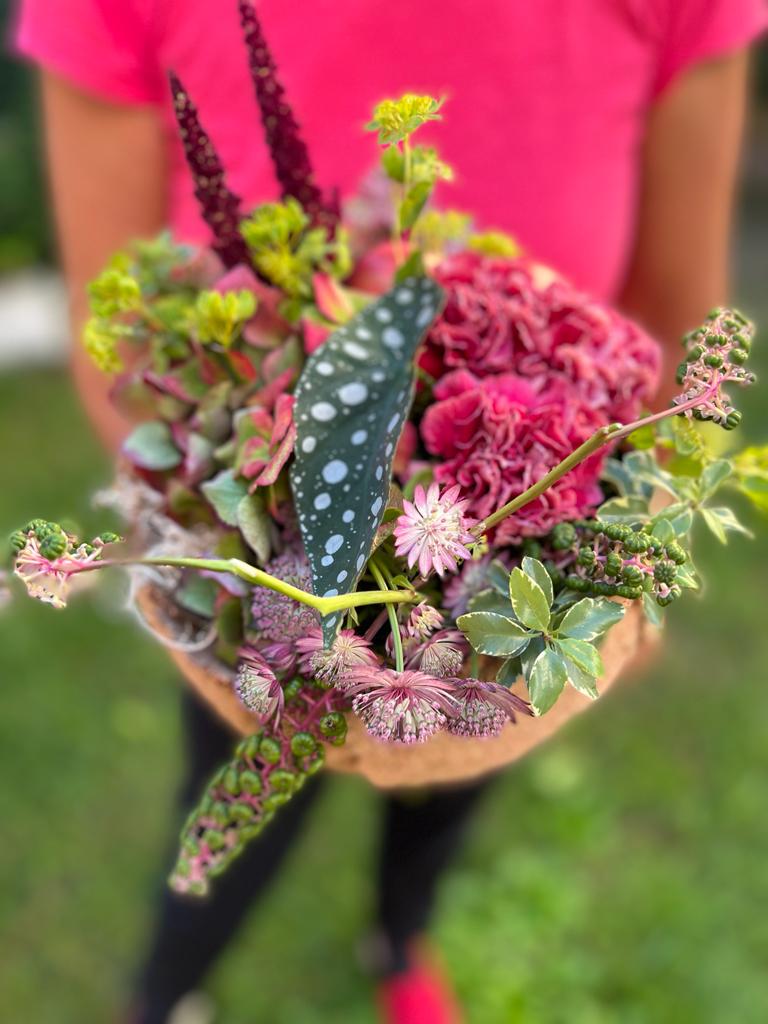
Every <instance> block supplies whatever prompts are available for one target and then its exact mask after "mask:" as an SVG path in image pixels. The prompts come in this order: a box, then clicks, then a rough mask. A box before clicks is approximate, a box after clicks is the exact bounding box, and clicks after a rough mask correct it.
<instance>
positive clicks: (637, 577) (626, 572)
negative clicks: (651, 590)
mask: <svg viewBox="0 0 768 1024" xmlns="http://www.w3.org/2000/svg"><path fill="white" fill-rule="evenodd" d="M644 576H645V573H644V572H643V570H642V569H641V568H639V566H637V565H625V566H624V568H623V569H622V570H621V578H622V579H623V580H624V582H625V583H627V584H628V585H629V586H637V585H638V584H640V583H642V582H643V577H644Z"/></svg>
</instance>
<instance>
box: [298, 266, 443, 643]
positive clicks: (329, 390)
mask: <svg viewBox="0 0 768 1024" xmlns="http://www.w3.org/2000/svg"><path fill="white" fill-rule="evenodd" d="M441 301H442V290H441V289H440V287H439V286H438V285H437V284H436V283H435V282H434V281H432V280H430V279H429V278H426V277H422V278H415V277H414V278H408V279H407V280H406V281H403V282H402V283H400V284H398V285H397V286H396V287H395V288H393V289H392V290H391V291H390V292H388V293H387V294H386V295H383V296H382V297H381V298H380V299H378V300H377V301H376V302H373V303H371V305H370V306H368V307H367V308H366V309H364V310H363V311H362V312H361V313H358V314H357V316H355V317H354V318H353V319H352V320H350V321H349V322H348V323H346V324H344V326H342V327H340V328H339V329H338V330H336V331H334V333H333V334H332V335H331V336H330V337H329V338H328V340H327V341H326V342H325V343H324V344H323V345H322V346H321V348H319V349H318V350H317V351H316V352H315V353H314V354H313V355H312V356H310V358H309V359H308V360H307V363H306V365H305V367H304V370H303V371H302V374H301V377H300V379H299V383H298V385H297V388H296V393H295V399H296V402H295V406H294V419H295V421H296V427H297V439H296V457H295V461H294V464H293V466H292V468H291V486H292V488H293V496H294V501H295V505H296V511H297V514H298V517H299V525H300V528H301V535H302V539H303V541H304V547H305V550H306V552H307V557H308V558H309V563H310V566H311V568H312V578H313V587H314V592H315V593H316V594H320V595H326V596H333V595H336V594H346V593H349V592H351V591H352V590H354V588H355V585H356V584H357V581H358V579H359V577H360V574H361V573H362V571H363V569H364V567H365V564H366V562H367V561H368V557H369V555H370V552H371V548H372V545H373V541H374V537H375V535H376V531H377V529H378V527H379V524H380V523H381V520H382V516H383V514H384V508H385V506H386V503H387V495H388V493H389V482H390V477H391V474H392V459H393V456H394V453H395V447H396V445H397V441H398V438H399V436H400V432H401V430H402V428H403V424H404V423H405V420H406V417H407V415H408V411H409V409H410V406H411V400H412V396H413V381H414V368H413V364H414V353H415V352H416V348H417V346H418V344H419V342H420V340H421V338H422V337H423V335H424V333H425V331H426V330H427V328H428V327H429V325H430V324H431V323H432V321H433V320H434V318H435V315H436V314H437V312H438V310H439V308H440V304H441ZM338 624H339V616H329V617H328V618H326V620H325V621H324V623H323V630H324V634H325V639H326V642H330V640H331V639H332V637H333V636H334V634H335V631H336V629H337V627H338Z"/></svg>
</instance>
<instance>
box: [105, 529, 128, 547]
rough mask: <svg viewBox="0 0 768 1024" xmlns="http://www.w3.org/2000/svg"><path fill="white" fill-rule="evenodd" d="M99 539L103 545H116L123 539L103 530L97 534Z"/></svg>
mask: <svg viewBox="0 0 768 1024" xmlns="http://www.w3.org/2000/svg"><path fill="white" fill-rule="evenodd" d="M99 539H100V540H101V542H102V543H103V544H117V542H118V541H121V540H122V539H123V538H122V537H121V536H120V535H119V534H117V533H112V532H111V531H110V530H105V531H104V533H101V534H99Z"/></svg>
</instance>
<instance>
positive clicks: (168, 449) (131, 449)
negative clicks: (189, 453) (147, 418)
mask: <svg viewBox="0 0 768 1024" xmlns="http://www.w3.org/2000/svg"><path fill="white" fill-rule="evenodd" d="M123 452H124V453H125V455H126V456H127V457H128V458H129V459H130V460H131V462H132V463H133V464H134V465H135V466H140V467H141V469H154V470H164V469H175V468H176V466H179V465H181V461H182V454H181V452H180V451H179V449H178V448H177V447H176V445H175V444H174V443H173V437H172V435H171V429H170V427H169V426H168V424H167V423H161V422H160V421H158V420H153V421H152V422H150V423H141V424H139V426H138V427H135V428H134V429H133V430H132V431H131V433H130V434H129V435H128V437H127V438H126V439H125V441H124V442H123Z"/></svg>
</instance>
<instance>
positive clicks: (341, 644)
mask: <svg viewBox="0 0 768 1024" xmlns="http://www.w3.org/2000/svg"><path fill="white" fill-rule="evenodd" d="M296 650H297V651H298V652H299V667H300V669H301V672H302V674H303V675H305V676H313V677H314V678H315V679H319V680H321V681H322V682H324V683H328V685H330V686H335V687H337V688H338V689H340V690H346V689H348V688H349V687H350V686H352V685H353V684H354V683H355V682H356V681H357V677H358V674H359V673H360V672H361V671H370V670H371V669H374V668H375V667H376V666H377V665H378V658H377V657H376V655H375V654H374V652H373V651H372V650H371V645H370V644H369V643H368V641H367V640H364V639H363V637H361V636H358V635H357V634H356V633H355V632H353V630H351V629H342V630H340V631H339V632H338V633H337V635H336V637H335V638H334V641H333V643H332V644H331V646H330V648H328V650H324V649H323V634H322V631H321V630H320V629H318V628H314V629H311V630H310V631H309V632H308V633H307V634H306V636H303V637H300V638H299V639H298V640H297V641H296Z"/></svg>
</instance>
